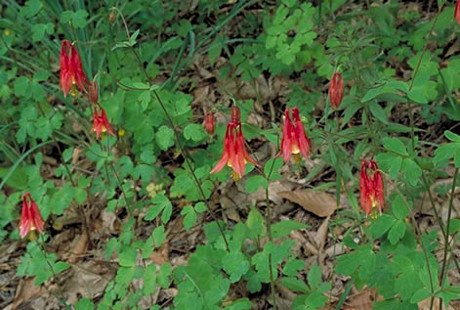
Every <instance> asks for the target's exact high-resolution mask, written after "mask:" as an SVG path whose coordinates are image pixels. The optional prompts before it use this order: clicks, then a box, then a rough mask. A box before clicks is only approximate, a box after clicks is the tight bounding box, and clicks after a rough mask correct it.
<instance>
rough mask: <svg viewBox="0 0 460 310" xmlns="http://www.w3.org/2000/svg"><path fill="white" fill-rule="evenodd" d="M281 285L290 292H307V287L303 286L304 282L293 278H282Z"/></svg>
mask: <svg viewBox="0 0 460 310" xmlns="http://www.w3.org/2000/svg"><path fill="white" fill-rule="evenodd" d="M281 283H282V284H283V286H285V287H286V288H288V289H290V290H291V291H295V292H302V293H307V292H308V291H309V290H308V286H307V284H305V282H303V281H301V280H299V279H297V278H294V277H286V278H282V279H281Z"/></svg>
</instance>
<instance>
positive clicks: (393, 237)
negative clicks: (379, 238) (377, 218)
mask: <svg viewBox="0 0 460 310" xmlns="http://www.w3.org/2000/svg"><path fill="white" fill-rule="evenodd" d="M405 232H406V224H405V223H404V221H397V222H396V223H395V224H394V225H393V227H391V229H390V232H389V233H388V240H390V243H391V244H393V245H394V244H396V243H398V241H399V240H400V239H402V237H404V234H405Z"/></svg>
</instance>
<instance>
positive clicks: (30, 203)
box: [19, 193, 45, 238]
mask: <svg viewBox="0 0 460 310" xmlns="http://www.w3.org/2000/svg"><path fill="white" fill-rule="evenodd" d="M44 225H45V222H43V219H42V216H41V215H40V211H39V210H38V207H37V204H36V203H35V201H34V200H33V199H32V197H31V196H30V194H29V193H25V194H24V196H22V211H21V220H20V221H19V235H20V236H21V238H24V237H25V236H27V235H28V234H29V232H30V231H31V230H37V231H38V232H43V227H44Z"/></svg>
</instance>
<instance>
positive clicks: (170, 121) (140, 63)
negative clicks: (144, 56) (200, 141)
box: [114, 8, 229, 251]
mask: <svg viewBox="0 0 460 310" xmlns="http://www.w3.org/2000/svg"><path fill="white" fill-rule="evenodd" d="M114 9H115V10H117V12H118V13H119V15H120V16H121V19H122V20H123V24H124V27H125V31H126V36H127V38H128V40H129V38H130V36H129V29H128V24H127V23H126V20H125V18H124V16H123V14H122V12H121V11H120V10H119V9H118V8H114ZM131 51H132V53H133V54H134V56H135V58H136V60H137V62H138V63H139V66H140V67H141V69H142V72H143V73H144V75H145V78H146V79H147V82H148V83H149V84H150V78H149V75H148V73H147V71H146V70H145V68H144V65H143V64H142V61H141V59H140V57H139V55H138V54H137V52H136V50H135V49H134V47H133V46H131ZM152 91H153V94H154V95H155V98H156V99H157V100H158V103H159V104H160V107H161V109H162V110H163V112H164V113H165V116H166V119H167V120H168V123H169V126H170V127H171V128H172V130H173V132H174V137H175V139H176V145H177V146H178V147H179V151H180V153H181V155H182V157H183V158H184V162H185V164H186V166H187V168H188V170H189V171H190V174H191V175H192V178H193V180H194V182H195V185H196V186H197V188H198V191H199V193H200V196H201V199H202V200H203V202H204V203H205V205H206V208H207V209H208V211H209V214H210V215H211V217H212V218H213V220H214V221H215V222H216V224H217V227H218V228H219V231H220V233H221V235H222V238H223V240H224V243H225V248H226V250H227V251H229V246H228V240H227V237H226V236H225V231H224V229H223V227H222V225H221V224H220V223H219V221H218V220H217V218H216V217H215V215H214V213H213V212H212V210H211V208H210V207H209V203H208V201H207V199H206V195H205V194H204V191H203V188H202V186H201V183H200V181H199V180H198V177H197V176H196V174H195V171H194V170H193V166H192V163H191V162H190V159H189V158H188V156H187V154H186V152H185V149H184V147H183V145H182V143H181V141H180V137H179V134H178V131H177V127H176V126H175V125H174V122H173V120H172V117H171V115H170V114H169V112H168V110H167V109H166V106H165V104H164V102H163V100H161V97H160V95H159V94H158V92H157V91H156V90H152Z"/></svg>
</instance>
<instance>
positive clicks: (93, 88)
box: [88, 82, 99, 104]
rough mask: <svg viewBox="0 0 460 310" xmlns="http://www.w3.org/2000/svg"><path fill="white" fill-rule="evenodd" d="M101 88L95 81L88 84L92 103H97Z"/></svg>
mask: <svg viewBox="0 0 460 310" xmlns="http://www.w3.org/2000/svg"><path fill="white" fill-rule="evenodd" d="M98 93H99V90H98V87H97V84H96V83H95V82H89V86H88V94H89V102H91V103H92V104H97V102H98V98H99V94H98Z"/></svg>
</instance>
